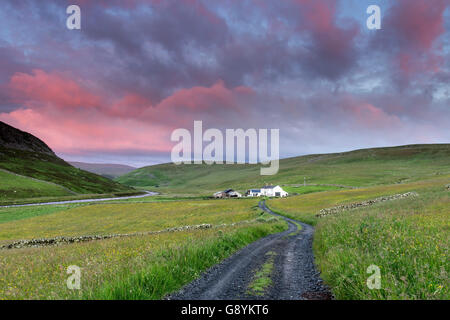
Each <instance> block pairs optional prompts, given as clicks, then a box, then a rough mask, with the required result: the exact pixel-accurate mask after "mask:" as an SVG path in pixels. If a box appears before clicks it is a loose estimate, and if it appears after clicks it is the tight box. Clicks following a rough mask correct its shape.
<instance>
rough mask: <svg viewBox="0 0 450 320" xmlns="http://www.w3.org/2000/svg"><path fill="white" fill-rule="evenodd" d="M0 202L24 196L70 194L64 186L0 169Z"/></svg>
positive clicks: (59, 195) (15, 199)
mask: <svg viewBox="0 0 450 320" xmlns="http://www.w3.org/2000/svg"><path fill="white" fill-rule="evenodd" d="M0 181H1V183H0V203H2V202H7V201H17V200H19V199H23V198H24V196H26V197H29V198H39V197H45V196H48V195H53V196H55V197H61V196H67V195H71V194H72V193H70V192H69V191H68V190H66V189H65V188H63V187H61V186H58V185H55V184H52V183H48V182H45V181H38V180H33V179H30V178H28V177H23V176H18V175H15V174H13V173H10V172H7V171H3V170H0Z"/></svg>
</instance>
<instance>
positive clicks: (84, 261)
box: [0, 199, 287, 299]
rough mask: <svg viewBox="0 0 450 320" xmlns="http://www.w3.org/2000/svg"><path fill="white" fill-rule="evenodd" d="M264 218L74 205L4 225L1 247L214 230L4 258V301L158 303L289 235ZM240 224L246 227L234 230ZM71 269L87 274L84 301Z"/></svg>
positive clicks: (220, 207) (222, 204) (245, 212)
mask: <svg viewBox="0 0 450 320" xmlns="http://www.w3.org/2000/svg"><path fill="white" fill-rule="evenodd" d="M54 208H55V207H53V206H46V207H42V208H39V209H41V210H44V211H45V210H53V209H54ZM26 209H28V208H26ZM13 210H17V212H18V214H22V215H24V214H25V213H24V208H9V209H0V217H1V216H2V215H9V216H11V215H12V213H13ZM28 215H30V212H28ZM265 215H266V214H262V212H261V210H259V209H258V208H257V207H256V200H253V199H251V200H244V201H240V200H236V201H228V200H218V201H215V200H210V201H204V202H203V201H183V202H169V203H148V204H133V203H132V204H108V205H101V204H95V205H77V206H76V207H72V208H70V207H69V208H67V207H59V208H58V209H56V210H53V211H52V212H47V213H45V214H43V213H42V212H41V213H40V214H37V215H36V216H34V217H31V215H30V217H29V218H23V219H20V220H14V221H4V222H3V223H0V228H1V231H0V241H1V242H10V241H11V240H13V239H22V238H31V237H52V236H58V235H83V234H104V233H113V232H114V233H116V232H137V231H152V230H162V229H165V228H167V227H174V226H184V225H195V224H200V223H210V224H212V225H213V226H217V227H213V228H210V229H207V230H190V231H182V232H167V233H161V234H157V235H148V236H132V237H126V238H114V239H108V240H101V241H91V242H85V243H79V244H72V245H64V246H59V247H39V248H23V249H12V250H0V298H2V299H63V298H83V299H93V298H96V299H149V298H150V299H161V298H162V297H164V295H166V294H168V293H170V292H173V291H174V290H176V289H179V288H180V287H181V286H182V285H184V284H186V283H188V282H189V281H191V280H193V279H194V278H195V277H197V276H198V275H199V274H200V272H202V271H204V270H205V269H206V268H208V267H210V266H212V265H213V264H215V263H217V262H219V261H220V260H221V259H223V258H225V257H227V256H228V255H230V254H231V253H233V252H234V251H236V250H237V249H239V248H241V247H243V246H245V245H247V244H249V243H251V242H253V241H255V240H257V239H258V238H260V237H262V236H265V235H267V234H270V233H273V232H280V231H282V230H285V229H286V227H287V226H286V223H284V222H279V221H278V220H277V219H273V218H272V219H267V218H265ZM238 222H241V224H234V223H238ZM242 222H245V223H243V224H242ZM69 265H77V266H79V267H80V268H82V270H83V278H82V285H83V290H82V291H80V293H74V292H73V291H71V290H69V289H67V288H66V286H65V281H66V279H67V274H66V269H67V267H68V266H69Z"/></svg>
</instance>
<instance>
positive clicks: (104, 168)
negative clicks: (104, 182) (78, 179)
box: [69, 161, 136, 179]
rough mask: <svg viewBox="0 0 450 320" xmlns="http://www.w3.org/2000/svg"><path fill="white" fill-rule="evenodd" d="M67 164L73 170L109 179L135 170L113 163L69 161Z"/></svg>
mask: <svg viewBox="0 0 450 320" xmlns="http://www.w3.org/2000/svg"><path fill="white" fill-rule="evenodd" d="M69 164H71V165H72V166H74V167H75V168H78V169H82V170H85V171H89V172H92V173H95V174H98V175H101V176H103V177H105V178H109V179H114V178H117V177H120V176H123V175H124V174H127V173H128V172H131V171H133V170H136V168H135V167H131V166H127V165H123V164H113V163H85V162H76V161H69Z"/></svg>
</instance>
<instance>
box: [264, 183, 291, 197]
mask: <svg viewBox="0 0 450 320" xmlns="http://www.w3.org/2000/svg"><path fill="white" fill-rule="evenodd" d="M261 195H262V196H267V197H286V196H287V195H288V193H287V192H286V191H284V190H283V188H281V187H280V186H264V187H262V188H261Z"/></svg>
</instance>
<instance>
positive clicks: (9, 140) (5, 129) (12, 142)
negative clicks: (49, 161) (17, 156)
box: [0, 121, 56, 157]
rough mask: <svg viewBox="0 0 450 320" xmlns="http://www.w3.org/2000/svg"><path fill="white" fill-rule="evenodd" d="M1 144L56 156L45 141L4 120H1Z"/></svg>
mask: <svg viewBox="0 0 450 320" xmlns="http://www.w3.org/2000/svg"><path fill="white" fill-rule="evenodd" d="M0 146H3V147H6V148H12V149H19V150H24V151H33V152H40V153H44V154H47V155H50V156H55V157H56V155H55V153H54V152H53V150H52V149H50V147H49V146H48V145H47V144H45V142H44V141H42V140H41V139H39V138H36V137H35V136H33V135H32V134H30V133H28V132H24V131H21V130H19V129H16V128H14V127H12V126H10V125H8V124H6V123H4V122H2V121H0Z"/></svg>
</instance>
